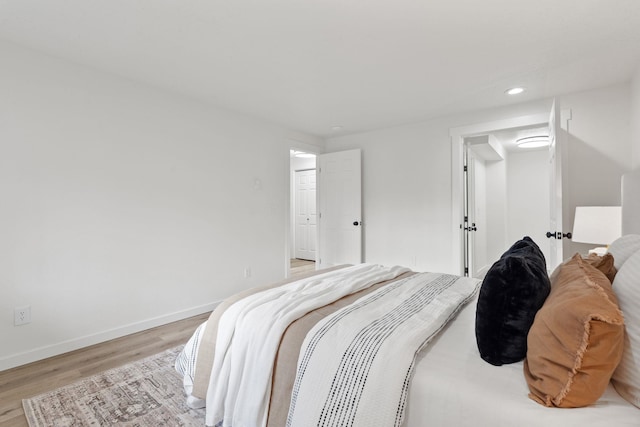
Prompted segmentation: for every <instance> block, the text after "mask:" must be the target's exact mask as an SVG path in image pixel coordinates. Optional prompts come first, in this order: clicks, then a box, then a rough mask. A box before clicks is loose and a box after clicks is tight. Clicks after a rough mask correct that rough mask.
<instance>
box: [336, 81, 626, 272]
mask: <svg viewBox="0 0 640 427" xmlns="http://www.w3.org/2000/svg"><path fill="white" fill-rule="evenodd" d="M560 105H561V106H562V108H570V109H571V110H572V112H573V119H572V120H571V124H570V129H569V132H570V134H571V135H570V139H569V155H568V157H569V162H568V165H567V167H568V168H569V169H568V179H569V194H567V195H566V200H565V211H566V212H567V216H570V217H571V221H570V223H567V222H565V223H567V230H566V231H571V227H572V225H573V219H572V217H573V211H574V209H575V206H576V205H582V204H587V203H593V204H598V203H602V204H606V203H612V204H615V203H616V202H617V203H619V202H620V177H621V175H622V174H623V173H624V172H626V171H627V170H630V169H631V160H630V157H631V156H630V153H631V144H630V138H631V136H630V135H631V134H630V126H629V115H630V85H629V84H620V85H615V86H611V87H607V88H602V89H597V90H592V91H587V92H581V93H577V94H569V95H566V96H563V97H561V98H560ZM550 106H551V100H543V101H539V102H530V103H522V104H515V105H513V106H511V107H508V108H499V109H492V110H483V111H477V112H471V113H467V114H459V115H454V116H447V117H443V118H440V119H435V120H430V121H426V122H421V123H415V124H410V125H406V126H398V127H395V128H388V129H382V130H378V131H373V132H368V133H363V134H357V135H350V136H343V137H339V138H332V139H330V140H328V141H327V145H326V148H327V151H328V152H331V151H340V150H345V149H351V148H361V149H362V152H363V206H364V208H363V215H364V218H365V226H364V231H363V232H364V235H365V237H364V245H365V251H364V256H365V260H366V261H369V262H380V263H385V264H403V265H407V266H409V267H413V268H415V269H418V270H427V271H443V272H452V273H458V272H459V269H458V265H457V264H456V263H454V262H453V261H452V258H451V253H452V252H451V251H452V246H451V242H452V235H451V230H452V227H453V225H452V212H451V142H450V138H449V129H450V128H452V127H460V126H467V125H471V124H478V123H484V122H491V121H496V120H502V119H506V118H513V117H519V116H526V115H533V114H541V113H548V111H549V109H550ZM490 174H491V171H490V170H489V169H487V180H489V179H490ZM569 211H570V212H571V213H568V212H569ZM574 245H577V244H573V243H569V248H568V249H569V250H574V249H575V248H574V247H573V246H574ZM454 264H455V265H454Z"/></svg>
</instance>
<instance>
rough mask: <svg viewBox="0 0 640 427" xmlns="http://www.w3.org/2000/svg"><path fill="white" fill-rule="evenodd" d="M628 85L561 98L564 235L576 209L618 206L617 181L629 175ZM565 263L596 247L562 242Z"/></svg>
mask: <svg viewBox="0 0 640 427" xmlns="http://www.w3.org/2000/svg"><path fill="white" fill-rule="evenodd" d="M630 94H631V85H630V84H624V85H615V86H611V87H606V88H602V89H596V90H591V91H586V92H579V93H574V94H569V95H566V96H563V97H562V99H561V104H560V105H561V108H562V109H566V108H570V109H571V116H572V118H571V120H570V121H569V125H568V138H567V143H568V144H567V145H568V147H567V148H568V156H567V157H568V162H567V164H565V165H563V167H564V168H565V171H566V173H567V174H566V178H567V179H568V187H567V188H566V194H565V195H563V205H564V206H563V207H564V212H563V221H564V229H565V230H564V231H565V232H566V231H572V230H573V219H574V215H575V207H576V206H597V205H602V206H616V205H618V206H619V205H620V196H621V193H620V191H621V190H620V182H621V178H622V175H623V174H624V173H626V172H628V171H631V170H632V169H633V161H632V155H631V154H632V144H631V138H632V128H631V124H630V117H631V116H630V115H631V95H630ZM564 243H565V244H564V252H565V253H564V255H565V258H566V257H568V256H571V255H573V254H574V253H576V252H581V253H585V252H587V250H588V249H591V248H593V247H595V246H597V245H588V244H584V243H573V242H571V241H569V240H565V242H564Z"/></svg>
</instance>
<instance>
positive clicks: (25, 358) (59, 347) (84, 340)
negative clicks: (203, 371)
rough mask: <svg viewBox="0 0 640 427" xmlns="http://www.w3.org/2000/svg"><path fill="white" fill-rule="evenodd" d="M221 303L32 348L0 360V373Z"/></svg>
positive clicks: (214, 306)
mask: <svg viewBox="0 0 640 427" xmlns="http://www.w3.org/2000/svg"><path fill="white" fill-rule="evenodd" d="M220 302H221V301H216V302H212V303H208V304H204V305H201V306H197V307H192V308H189V309H186V310H181V311H176V312H174V313H170V314H166V315H162V316H158V317H153V318H151V319H147V320H143V321H140V322H135V323H130V324H128V325H123V326H120V327H117V328H113V329H109V330H107V331H103V332H98V333H96V334H91V335H86V336H84V337H79V338H73V339H70V340H66V341H62V342H59V343H56V344H50V345H46V346H43V347H38V348H34V349H33V350H28V351H25V352H22V353H16V354H12V355H9V356H5V357H3V358H0V371H4V370H6V369H11V368H15V367H17V366H21V365H26V364H27V363H32V362H36V361H38V360H42V359H46V358H48V357H53V356H58V355H60V354H63V353H67V352H69V351H73V350H78V349H80V348H84V347H88V346H90V345H94V344H99V343H102V342H105V341H109V340H112V339H115V338H120V337H123V336H125V335H130V334H135V333H136V332H141V331H144V330H147V329H151V328H155V327H156V326H161V325H166V324H167V323H171V322H175V321H177V320H183V319H186V318H189V317H192V316H197V315H199V314H202V313H207V312H209V311H212V310H213V309H214V308H216V306H217V305H218V304H220Z"/></svg>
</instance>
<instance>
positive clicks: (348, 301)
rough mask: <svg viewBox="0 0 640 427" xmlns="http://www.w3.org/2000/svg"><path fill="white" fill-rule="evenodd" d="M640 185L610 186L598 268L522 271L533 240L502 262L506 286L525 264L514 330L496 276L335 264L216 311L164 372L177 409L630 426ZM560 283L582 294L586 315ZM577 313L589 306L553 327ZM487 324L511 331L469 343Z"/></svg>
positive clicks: (232, 421)
mask: <svg viewBox="0 0 640 427" xmlns="http://www.w3.org/2000/svg"><path fill="white" fill-rule="evenodd" d="M639 183H640V172H636V173H633V174H628V175H626V176H625V177H624V178H623V227H624V229H623V233H624V234H625V235H623V237H621V238H620V239H619V240H618V241H616V242H614V243H613V244H612V245H611V247H610V251H609V252H610V253H609V254H608V255H606V256H605V257H606V258H605V257H595V256H593V257H591V258H592V259H589V260H588V259H587V258H586V257H582V256H580V255H576V256H574V257H571V258H569V259H568V260H567V261H566V262H565V264H563V266H561V267H562V268H559V269H557V270H556V272H554V275H552V276H551V279H549V278H548V277H547V275H546V270H545V273H544V277H542V278H540V274H539V273H535V271H536V268H537V267H536V266H535V265H538V264H539V262H540V260H539V259H537V258H536V253H537V252H536V251H535V243H533V244H532V243H530V242H529V241H528V240H526V239H523V240H522V241H519V242H516V243H515V244H514V245H513V246H512V248H510V250H509V251H507V252H505V255H503V258H504V260H505V261H504V263H505V264H504V265H507V266H509V268H511V270H509V268H505V269H503V270H504V271H507V272H509V274H511V273H512V271H513V269H514V268H515V267H513V266H514V265H516V264H517V266H518V268H519V267H521V266H522V265H521V264H518V263H522V262H524V263H526V266H525V267H526V268H525V269H524V270H522V269H519V270H518V274H525V273H522V271H526V274H528V275H529V276H527V279H526V280H524V281H523V282H522V283H529V284H527V285H526V292H525V293H524V294H523V293H522V290H519V291H518V292H520V295H519V297H523V296H524V297H525V298H524V299H522V301H525V302H524V303H525V305H526V304H528V305H530V306H531V307H527V309H526V310H524V309H521V308H522V306H521V305H520V306H518V307H519V308H520V309H519V310H517V311H518V312H523V311H526V312H527V316H525V317H526V319H525V320H526V321H524V322H522V319H520V320H519V321H520V323H524V324H525V326H522V325H519V324H518V323H517V322H514V321H513V319H514V318H513V317H510V315H511V314H510V313H506V314H505V313H504V312H503V311H502V310H505V307H507V306H506V305H505V306H500V307H497V308H496V305H495V298H494V299H493V300H492V299H491V298H490V297H491V294H490V291H489V290H488V289H491V288H490V287H489V283H493V282H492V280H498V281H499V280H506V279H505V277H506V276H504V274H506V273H504V271H503V270H499V269H497V268H496V269H494V270H493V272H494V274H495V275H497V276H491V274H490V273H491V270H490V273H488V276H487V278H485V280H484V282H481V281H479V280H476V279H471V278H464V277H458V276H452V275H447V274H435V273H415V272H412V271H409V270H407V269H404V268H402V267H397V266H396V267H385V266H376V265H370V264H363V265H358V266H338V267H334V268H332V269H329V270H326V271H321V272H315V273H313V274H312V275H310V276H309V277H307V278H303V279H300V280H295V281H289V282H281V283H278V284H274V285H269V286H265V287H261V288H256V289H251V290H248V291H245V292H243V293H241V294H238V295H236V296H233V297H231V298H229V299H228V300H227V301H225V302H223V303H222V304H220V305H219V306H218V307H217V308H216V310H215V311H214V312H213V313H212V315H211V317H210V318H209V320H208V321H207V322H205V323H204V324H202V325H201V326H200V327H199V328H198V330H197V331H196V332H195V333H194V334H193V336H192V337H191V339H190V340H189V342H188V343H187V344H186V345H185V349H184V350H183V352H182V353H181V355H180V356H179V357H178V360H177V361H176V369H177V370H178V371H179V372H180V373H181V374H183V376H184V384H185V393H186V394H187V402H188V404H189V405H190V406H192V407H203V406H206V411H207V419H206V423H207V425H211V426H213V425H215V426H233V427H249V426H250V427H257V426H269V427H276V426H285V425H286V426H307V425H318V426H343V425H344V426H346V425H351V426H392V425H393V426H406V427H418V426H484V425H491V426H514V425H517V426H525V427H526V426H546V427H548V426H640V367H639V364H640V286H638V285H637V283H640V224H639V222H637V221H636V222H634V221H633V220H630V218H638V216H637V215H638V212H637V209H638V204H637V200H638V194H639V193H638V192H637V190H638V188H640V187H639V185H640V184H639ZM627 206H629V208H627ZM510 251H511V252H510ZM523 251H524V252H523ZM523 253H524V255H523ZM514 254H516V255H517V257H519V258H518V260H519V261H518V262H517V263H516V264H513V263H514V261H513V257H514V256H515V255H514ZM532 254H533V255H532ZM596 258H597V259H596ZM501 259H502V258H501ZM523 260H524V261H523ZM532 260H533V261H532ZM542 262H544V261H542ZM536 263H538V264H536ZM496 264H498V262H497V263H496ZM534 264H535V265H534ZM492 268H493V267H492ZM532 271H533V272H534V273H531V272H532ZM503 273H504V274H503ZM500 274H503V275H502V276H500ZM532 274H533V276H535V277H531V275H532ZM536 274H537V276H536ZM576 274H578V275H580V274H584V276H580V277H579V280H578V279H576ZM489 276H491V279H490V278H489ZM495 277H498V279H495ZM518 277H520V276H518ZM611 279H613V281H611ZM527 280H529V282H527ZM545 280H546V282H545ZM565 281H566V282H571V283H573V284H575V283H576V282H578V281H579V282H580V283H581V284H583V283H585V282H586V283H587V284H588V285H589V286H586V288H588V292H590V293H589V294H588V295H587V296H586V298H587V300H585V301H587V302H585V303H584V304H576V303H575V301H582V300H579V299H578V300H576V299H575V298H585V296H584V295H583V294H582V292H583V291H584V288H585V286H578V288H577V290H576V288H571V286H569V285H565V284H564V283H565ZM547 282H548V285H547V284H546V283H547ZM604 282H606V283H608V285H606V283H604ZM540 283H542V284H540ZM558 283H562V286H560V285H558ZM594 283H595V284H594ZM602 283H604V284H602ZM485 284H486V285H485ZM532 284H533V285H532ZM530 285H531V286H534V287H535V293H536V295H537V296H535V295H534V296H532V294H531V289H532V288H531V286H530ZM522 286H525V285H522ZM607 286H608V288H607ZM566 289H571V292H573V293H571V294H570V298H573V299H570V300H564V299H563V298H566V295H565V294H562V292H565V293H566V292H570V291H566ZM603 289H604V290H605V291H606V292H603ZM611 289H613V290H614V291H612V290H611ZM576 292H577V293H578V294H576ZM585 292H586V291H585ZM295 295H303V297H302V299H300V300H294V299H293V296H295ZM576 295H578V296H576ZM516 297H518V296H516ZM516 299H517V298H516ZM538 300H539V303H538V302H535V301H538ZM594 300H595V301H596V302H597V307H595V308H594V306H593V304H595V303H594V302H593V301H594ZM487 301H489V302H490V304H489V305H487V304H488V303H487ZM509 301H510V302H509V304H513V301H514V298H511V297H510V299H509ZM522 301H520V302H518V304H522ZM532 301H534V302H535V303H534V302H532ZM558 301H560V302H558ZM567 301H569V302H568V303H567ZM602 301H604V303H602ZM552 302H553V303H552ZM504 304H506V303H504ZM554 304H555V306H554ZM563 304H564V305H563ZM567 304H568V305H567ZM575 306H581V307H582V306H584V307H589V308H588V309H587V310H588V311H587V312H585V313H583V312H579V313H578V314H575V317H567V316H568V313H569V312H572V311H573V307H575ZM602 306H605V307H604V308H603V309H602V310H603V311H599V310H600V309H601V308H602ZM265 307H269V310H268V311H267V309H266V308H265ZM385 307H393V309H392V310H389V311H386V310H388V308H385ZM483 307H484V311H483V310H481V308H483ZM511 307H513V305H511ZM507 308H508V307H507ZM487 310H488V311H487ZM485 312H486V313H490V314H488V315H487V316H488V317H487V318H482V319H481V314H482V313H485ZM495 313H500V314H501V316H495V315H494V314H495ZM623 313H624V319H623ZM584 315H586V316H588V319H589V321H585V320H584V318H583V317H580V316H584ZM572 316H573V314H572ZM487 319H489V320H487ZM481 320H483V321H482V322H481ZM491 322H494V324H495V322H502V324H501V328H503V327H504V328H507V327H513V328H514V329H513V331H511V334H510V335H509V334H507V335H505V334H504V332H503V330H502V329H501V335H496V334H494V333H493V332H492V333H490V334H488V335H487V334H486V333H485V335H486V336H487V337H488V338H486V339H485V338H482V337H483V329H482V327H483V326H482V325H484V327H486V326H487V325H489V326H492V324H491ZM527 322H528V324H527ZM554 322H555V323H554ZM572 322H573V323H575V327H576V328H577V329H576V330H569V331H567V328H566V325H567V324H570V323H572ZM505 324H506V325H507V326H504V325H505ZM514 325H516V326H514ZM554 328H555V329H554ZM582 328H584V330H583V329H582ZM489 330H490V331H494V330H495V328H493V329H489ZM518 331H520V332H518ZM523 331H524V332H523ZM563 334H567V336H566V337H564V338H562V339H560V338H559V337H563ZM505 336H506V337H507V338H506V339H505ZM381 337H382V338H381ZM496 337H498V338H499V339H500V340H501V341H499V342H498V343H497V344H496V341H491V340H492V339H494V340H495V339H496ZM481 338H482V339H481ZM574 338H575V341H576V346H577V347H578V348H577V350H575V351H577V352H578V356H576V355H575V354H568V353H569V351H568V350H567V346H568V345H569V344H567V343H568V342H571V343H573V340H574ZM482 340H484V341H482ZM523 340H524V341H523ZM505 343H506V344H505ZM571 345H573V344H571ZM523 346H524V348H523ZM497 347H500V348H503V347H504V348H505V349H506V350H505V351H504V352H502V353H500V354H497V355H496V354H493V352H494V350H495V348H497ZM558 347H560V349H558ZM514 349H517V351H514ZM523 351H524V352H525V353H523ZM571 351H574V350H571ZM498 353H499V352H498ZM523 355H524V356H526V358H525V357H524V356H523ZM567 357H569V359H568V361H567V360H566V358H567ZM523 359H524V360H523ZM563 364H564V365H567V364H568V365H569V366H565V367H564V368H563V367H562V365H563ZM565 377H567V378H568V379H566V378H565ZM569 408H571V409H569Z"/></svg>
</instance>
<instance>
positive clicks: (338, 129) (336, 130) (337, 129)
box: [331, 126, 342, 132]
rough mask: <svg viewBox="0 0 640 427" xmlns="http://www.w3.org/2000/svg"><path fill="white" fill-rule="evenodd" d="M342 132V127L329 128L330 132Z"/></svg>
mask: <svg viewBox="0 0 640 427" xmlns="http://www.w3.org/2000/svg"><path fill="white" fill-rule="evenodd" d="M341 130H342V126H332V127H331V131H332V132H340V131H341Z"/></svg>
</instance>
